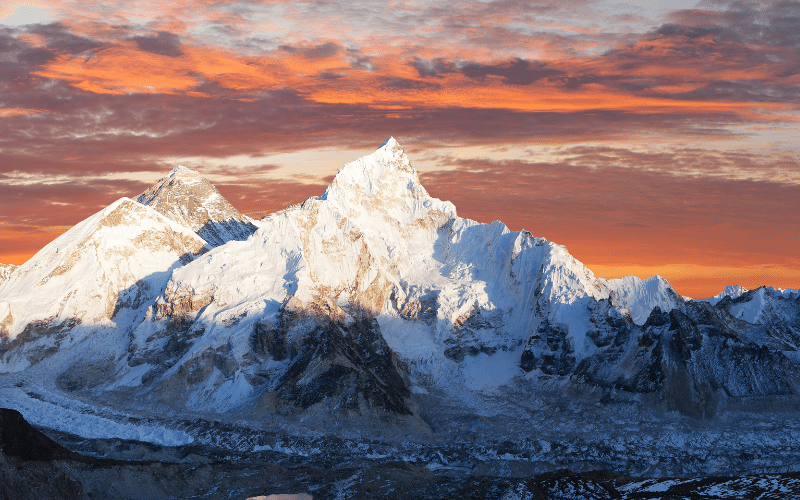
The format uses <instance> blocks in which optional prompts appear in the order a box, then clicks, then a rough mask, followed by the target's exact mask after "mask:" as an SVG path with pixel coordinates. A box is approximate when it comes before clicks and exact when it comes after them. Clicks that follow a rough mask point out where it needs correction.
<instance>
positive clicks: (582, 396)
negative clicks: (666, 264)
mask: <svg viewBox="0 0 800 500" xmlns="http://www.w3.org/2000/svg"><path fill="white" fill-rule="evenodd" d="M799 350H800V291H798V290H780V289H772V288H768V287H761V288H758V289H755V290H746V289H744V288H742V287H735V286H733V287H727V288H726V289H725V290H724V291H723V292H722V293H720V294H719V295H717V296H716V297H712V298H709V299H704V300H692V299H690V298H687V297H683V296H681V295H680V294H679V293H677V292H676V291H675V290H674V289H673V287H672V286H671V285H670V284H669V283H668V282H667V281H666V280H665V279H664V278H662V277H660V276H653V277H651V278H647V279H640V278H638V277H634V276H629V277H625V278H620V279H611V280H607V279H603V278H599V277H597V276H595V275H594V273H593V272H592V271H591V270H590V269H588V268H587V267H586V266H584V265H583V264H582V263H580V262H578V261H577V260H576V259H575V258H573V257H572V256H571V255H570V254H569V252H568V251H567V249H566V248H564V247H563V246H561V245H558V244H556V243H553V242H549V241H547V240H545V239H543V238H539V237H535V236H533V235H532V234H531V233H529V232H528V231H519V232H512V231H509V229H508V228H507V227H506V226H505V225H504V224H502V223H501V222H493V223H491V224H481V223H478V222H475V221H473V220H469V219H464V218H461V217H459V216H458V215H457V213H456V207H454V206H453V204H452V203H450V202H447V201H442V200H438V199H436V198H432V197H431V196H429V195H428V193H427V192H426V190H425V188H424V187H423V186H422V185H421V184H420V182H419V178H418V175H417V172H416V171H415V170H414V168H413V167H412V166H411V163H410V160H409V158H408V157H407V156H406V154H405V153H404V151H403V149H402V148H401V147H400V145H399V144H398V143H397V142H396V141H395V140H394V139H392V138H390V139H389V140H387V141H386V142H385V143H384V144H382V145H381V146H380V147H379V148H378V149H377V150H376V151H375V152H374V153H372V154H370V155H368V156H365V157H364V158H361V159H359V160H356V161H354V162H352V163H349V164H347V165H345V166H344V167H342V168H341V169H340V170H339V172H338V173H337V175H336V176H335V178H334V180H333V181H332V183H331V184H330V185H329V186H328V188H327V189H326V190H325V191H324V193H322V194H321V195H320V196H319V197H311V198H309V199H307V200H305V201H304V202H303V203H300V204H297V205H293V206H290V207H288V208H286V209H284V210H282V211H279V212H276V213H273V214H270V215H267V216H265V217H263V218H262V219H261V220H254V219H250V218H248V217H246V216H244V215H243V214H241V213H239V212H238V211H237V210H236V209H235V208H234V207H233V206H232V205H231V204H230V203H228V202H227V201H226V200H225V199H224V198H223V197H222V196H221V195H220V194H219V192H218V191H217V190H216V189H215V188H214V187H213V186H212V185H211V184H210V183H209V182H208V181H207V180H205V179H203V178H202V177H201V176H200V175H199V174H198V173H196V172H194V171H192V170H189V169H187V168H184V167H176V168H175V169H174V170H173V171H172V172H170V173H169V174H168V175H167V176H166V177H165V178H163V179H162V180H160V181H159V182H158V183H157V184H156V185H154V186H153V187H151V188H150V189H148V190H147V191H145V192H144V193H142V194H141V195H140V196H138V197H136V198H132V199H128V198H122V199H120V200H118V201H116V202H114V203H112V204H111V205H110V206H108V207H107V208H105V209H104V210H102V211H100V212H98V213H97V214H95V215H93V216H91V217H89V218H88V219H86V220H84V221H83V222H81V223H79V224H78V225H76V226H75V227H73V228H72V229H70V230H69V231H67V232H66V233H64V234H63V235H61V236H60V237H58V238H56V239H55V240H54V241H53V242H51V243H50V244H48V245H47V246H46V247H44V248H43V249H42V250H41V251H39V252H38V253H37V254H36V255H35V256H33V257H32V258H31V259H30V260H29V261H28V262H26V263H24V264H22V265H20V266H18V267H13V266H0V374H2V375H0V385H2V386H3V391H2V396H0V404H1V405H5V406H8V407H14V408H17V409H20V410H21V411H23V410H28V411H29V414H28V415H26V418H28V419H29V420H32V421H33V422H34V423H36V424H37V425H39V426H41V427H44V428H49V429H54V430H56V431H59V432H66V433H69V434H72V435H77V436H84V437H101V438H102V437H105V438H111V437H121V438H125V439H134V440H140V441H148V442H153V443H161V444H164V445H185V444H187V443H190V442H194V441H198V440H202V439H211V438H208V435H209V434H208V429H209V428H212V427H213V428H215V429H218V426H216V425H217V424H219V423H221V422H222V423H226V422H227V423H228V424H234V423H235V424H236V425H240V426H243V428H246V429H260V430H270V431H275V430H280V431H281V432H287V433H289V434H292V435H297V436H309V435H311V434H313V433H320V432H321V433H334V434H337V435H340V436H344V437H348V438H353V439H362V438H363V439H382V440H386V441H388V442H391V443H406V444H407V443H408V442H420V443H422V442H424V443H429V442H446V443H450V445H452V446H456V447H458V446H463V445H464V444H465V443H473V442H475V441H476V440H477V441H481V442H490V441H491V442H493V443H501V442H505V441H508V440H509V439H511V440H514V439H515V438H518V437H519V436H520V435H523V436H525V439H532V440H533V441H535V442H537V443H539V442H542V443H544V442H547V443H555V442H561V441H563V440H564V439H568V440H573V441H570V442H574V439H578V438H575V436H579V439H580V440H589V441H591V439H595V438H596V436H598V435H599V436H601V437H600V438H597V439H600V441H602V442H603V443H605V444H604V446H611V448H612V450H611V451H609V452H608V456H605V458H602V460H601V459H600V458H598V456H597V452H596V451H594V452H586V450H584V452H585V453H583V454H582V453H581V452H574V453H573V452H572V451H570V452H569V453H566V451H564V450H561V451H562V453H561V455H560V456H562V457H563V456H567V455H569V454H570V453H571V454H572V455H569V456H570V457H571V458H569V459H565V460H567V463H573V462H580V461H589V462H591V461H594V462H593V463H599V462H598V460H599V461H600V462H603V463H613V464H617V462H616V461H617V460H621V459H620V458H619V457H621V456H623V455H626V454H629V453H633V452H631V451H630V449H628V448H625V447H626V446H633V447H634V448H635V447H637V446H638V447H643V446H646V445H645V444H643V443H645V442H646V441H647V439H645V441H641V440H640V438H642V435H640V434H641V428H640V426H641V425H644V424H643V422H651V424H649V425H650V427H651V431H648V432H647V433H645V434H647V435H649V436H651V437H652V436H661V435H663V434H664V433H668V434H669V432H672V431H675V425H678V427H679V428H680V429H683V430H681V431H680V432H683V431H686V429H688V428H692V429H695V430H692V432H695V431H696V426H700V427H699V428H703V429H705V428H709V429H711V428H713V427H705V426H708V425H710V424H709V423H712V424H713V425H716V426H718V428H721V427H724V428H731V429H734V431H732V432H734V434H735V435H736V436H737V437H736V439H733V438H730V439H729V441H730V442H729V444H726V445H725V446H727V447H728V448H725V450H722V451H720V453H723V454H724V455H725V456H726V457H729V456H735V455H736V453H737V450H738V448H737V447H738V446H745V445H744V444H741V443H743V442H749V441H747V440H745V441H741V440H740V439H739V438H738V436H739V434H737V433H739V430H738V429H741V427H738V426H740V425H744V424H743V422H750V421H751V420H749V419H752V418H754V419H756V421H761V420H763V419H766V420H770V419H772V418H777V417H775V416H777V415H784V416H785V415H788V417H786V418H789V419H791V420H792V421H794V420H793V419H796V416H797V415H798V413H797V411H798V409H800V408H799V407H798V402H800V398H798V395H800V371H799V369H800V351H799ZM23 413H24V411H23ZM87 413H88V414H91V415H94V417H93V418H95V421H94V424H92V423H90V422H88V421H87V418H85V417H84V415H86V414H87ZM764 415H767V417H764ZM587 416H590V417H588V421H589V423H587ZM782 418H783V417H782ZM96 419H100V420H96ZM193 419H200V420H201V421H203V422H205V424H203V425H204V426H205V427H204V426H199V427H198V426H197V425H195V424H192V425H189V424H187V423H186V422H190V421H194V420H193ZM759 419H761V420H759ZM89 420H91V419H89ZM100 421H102V422H103V423H102V425H99V427H98V424H97V422H100ZM143 422H144V423H143ZM215 422H216V423H217V424H214V423H215ZM676 422H678V423H679V424H676ZM629 424H630V425H632V426H635V427H636V429H639V430H636V431H635V433H637V435H636V436H633V437H631V436H624V437H621V436H620V434H619V428H620V427H617V426H619V425H621V426H623V427H624V426H625V425H629ZM226 425H227V424H226ZM104 426H105V427H104ZM719 426H721V427H719ZM201 427H202V428H203V429H206V430H204V431H202V432H201V431H198V430H197V429H199V428H201ZM101 428H102V429H106V430H105V431H101V430H98V429H101ZM629 428H632V427H629ZM565 429H566V430H565ZM653 429H654V430H653ZM680 429H679V430H680ZM750 430H752V429H750ZM104 432H105V433H104ZM220 432H221V431H220ZM226 432H227V431H226ZM687 432H688V431H687ZM120 433H121V435H120ZM204 433H205V434H204ZM309 433H311V434H309ZM520 433H522V434H520ZM566 433H571V434H569V436H570V437H568V438H566V437H564V436H565V435H566ZM648 433H649V434H648ZM223 434H225V433H224V432H222V433H221V434H217V436H218V437H216V438H214V439H213V440H212V441H214V440H216V441H214V442H215V443H217V444H218V445H219V446H223V445H221V444H219V443H221V442H222V441H221V440H223V439H222V438H220V437H219V436H221V435H223ZM225 435H228V436H229V434H225ZM202 436H206V437H205V438H202ZM729 437H730V436H729ZM751 438H752V436H751ZM751 438H747V439H751ZM630 439H633V440H634V441H635V442H636V443H638V444H636V445H635V446H634V445H632V444H631V442H630ZM642 439H644V438H642ZM682 439H683V438H682ZM719 439H722V438H719ZM725 439H728V438H725ZM725 439H722V441H724V442H726V443H728V441H725ZM752 439H756V438H752ZM560 440H561V441H560ZM720 442H721V441H720ZM609 443H617V445H618V446H621V447H622V448H620V449H617V450H616V451H614V450H613V445H611V444H609ZM620 443H623V444H620ZM737 443H739V444H737ZM251 444H252V443H251ZM651 445H652V443H651ZM398 446H400V445H398ZM403 446H405V445H403ZM537 446H538V445H537ZM652 446H654V447H655V448H658V447H659V446H662V447H663V446H668V444H664V443H661V444H655V445H652ZM669 446H671V445H669ZM704 446H706V444H704V443H703V441H702V439H701V440H699V441H698V442H694V443H693V444H686V445H685V446H684V447H683V448H684V449H685V450H687V451H686V453H689V454H691V453H695V452H696V453H701V452H702V451H703V448H704ZM251 448H252V446H251ZM589 448H591V446H589ZM537 449H538V452H537V453H541V454H544V455H546V456H551V457H552V456H554V455H555V454H557V453H559V452H558V451H557V450H555V449H553V446H551V445H544V444H542V445H541V446H540V447H539V448H537ZM637 449H638V448H637ZM691 450H695V451H691ZM565 453H566V455H565ZM587 453H588V454H587ZM593 453H594V455H593ZM637 453H638V452H637ZM707 453H708V452H707V450H706V454H707ZM787 453H788V452H787ZM512 454H513V453H512ZM544 455H543V456H544ZM756 455H757V454H756ZM789 455H791V454H787V455H786V457H784V458H776V459H775V460H776V461H777V462H780V463H786V464H789V465H791V464H795V461H794V460H795V459H794V458H792V457H790V456H789ZM659 456H660V458H658V459H656V460H655V462H653V464H649V465H648V464H647V463H645V462H646V461H647V459H645V458H641V457H640V458H641V460H643V461H644V462H642V463H641V464H639V465H635V466H634V465H628V466H626V467H628V469H627V470H628V471H634V472H638V473H644V472H647V471H649V473H650V474H666V473H672V474H676V473H677V474H685V473H689V472H691V471H694V472H697V471H702V472H704V473H713V472H719V471H720V470H722V471H736V470H745V469H746V470H750V469H752V468H753V467H755V465H754V463H756V462H758V460H759V459H758V456H754V457H755V458H750V459H739V460H738V461H734V462H731V461H730V459H726V460H728V462H724V463H723V462H720V461H719V460H717V462H713V460H711V459H710V458H708V457H707V456H706V455H703V456H704V457H705V458H703V460H702V464H700V463H698V462H696V461H695V462H691V461H689V462H687V463H678V464H675V463H672V464H666V462H665V461H668V456H669V453H668V452H666V451H664V452H663V453H662V454H661V455H659ZM692 456H694V455H692ZM698 456H699V455H698ZM614 457H617V458H614ZM754 461H755V462H754ZM662 462H664V463H662ZM709 463H714V464H716V465H708V464H709ZM654 464H656V465H654ZM615 466H618V465H615Z"/></svg>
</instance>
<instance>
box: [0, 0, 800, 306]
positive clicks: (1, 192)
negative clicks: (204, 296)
mask: <svg viewBox="0 0 800 500" xmlns="http://www.w3.org/2000/svg"><path fill="white" fill-rule="evenodd" d="M642 5H649V4H647V3H642V2H640V1H634V0H631V1H630V2H629V3H628V4H625V3H619V4H614V5H613V6H609V5H608V4H606V3H603V2H592V1H580V0H578V1H574V2H550V1H544V0H541V1H533V2H514V1H508V0H498V1H492V2H457V3H455V4H454V3H450V4H448V5H447V6H442V5H441V4H440V3H437V2H426V1H407V2H386V3H380V4H379V3H375V2H358V1H357V2H327V3H319V2H280V1H275V2H227V1H221V2H220V1H213V2H212V1H202V0H200V1H191V0H185V1H181V2H170V3H168V4H151V3H139V2H134V3H132V4H131V5H127V4H123V5H119V4H118V3H117V2H113V3H112V2H93V3H91V4H85V3H79V2H69V1H64V2H38V3H37V2H17V3H7V4H4V5H3V9H4V10H2V11H0V208H1V209H2V210H0V262H4V263H16V264H19V263H21V262H23V261H25V260H26V259H27V258H28V257H29V256H30V255H32V254H33V253H34V252H35V251H36V250H38V249H39V248H40V247H41V246H42V245H43V244H44V243H46V242H47V241H48V240H50V239H52V238H53V237H55V236H56V235H57V234H59V233H60V232H62V231H63V230H64V228H65V227H70V226H71V225H73V224H75V223H77V222H78V221H80V220H82V219H83V218H85V217H87V216H88V215H90V214H91V213H93V212H95V211H97V210H99V209H100V208H102V207H103V206H105V205H106V204H108V203H110V202H111V201H113V200H114V199H116V198H118V197H120V196H134V195H136V194H138V193H139V192H140V191H142V190H143V189H145V188H146V187H147V186H148V185H149V184H151V183H152V182H154V181H155V180H156V179H158V178H159V177H160V176H161V175H163V174H164V173H166V172H167V171H169V170H170V169H171V168H172V166H174V164H176V163H182V164H185V165H187V166H190V167H193V168H197V169H198V170H200V171H201V172H204V173H205V174H207V175H209V176H210V177H211V178H212V179H213V181H214V182H215V184H217V186H218V187H219V189H220V191H221V192H222V193H223V194H224V195H225V196H226V197H228V198H229V199H230V201H231V202H232V203H233V204H234V205H236V206H238V207H239V208H240V209H241V210H243V211H244V212H245V213H247V214H248V215H250V216H253V217H260V216H262V215H264V214H265V213H267V212H270V211H274V210H278V209H280V208H283V207H284V206H286V205H288V204H291V203H295V202H298V201H302V199H304V198H305V197H307V196H310V195H314V194H320V193H321V192H322V190H324V187H325V185H326V183H327V182H329V181H330V176H331V175H332V174H334V173H335V171H336V169H337V168H338V167H339V166H340V165H341V164H342V163H344V162H345V161H348V160H351V159H354V158H356V157H357V156H359V155H361V154H364V153H367V152H369V151H370V150H371V149H373V148H374V147H376V146H377V145H378V144H380V143H381V142H382V141H383V140H384V139H385V138H386V137H387V136H389V135H393V136H395V137H397V138H398V140H399V141H400V142H401V144H403V145H404V146H405V147H406V148H407V150H408V152H409V154H410V156H411V158H412V161H414V164H415V166H416V167H417V169H418V170H420V172H421V173H422V179H423V182H424V183H425V185H426V187H427V188H428V190H429V191H430V192H431V194H433V195H435V196H438V197H441V198H446V199H450V200H452V201H453V202H454V203H455V204H456V206H457V207H458V209H459V211H460V213H461V215H463V216H467V217H472V218H475V219H478V220H481V221H485V222H486V221H490V220H493V219H499V220H502V221H504V222H506V223H507V224H508V225H509V226H510V227H511V228H512V229H514V230H517V229H522V228H525V229H528V230H530V231H532V232H533V233H534V234H536V235H538V236H544V237H546V238H548V239H550V240H552V241H555V242H558V243H562V244H564V245H566V246H567V248H568V249H569V250H570V251H571V252H572V253H573V254H574V255H575V256H576V257H577V258H578V259H580V260H582V261H583V262H585V263H586V264H587V265H588V266H589V267H590V268H593V269H595V270H596V271H597V273H598V274H599V275H602V276H608V277H611V276H619V275H622V274H625V273H631V272H633V273H635V274H640V275H645V274H647V275H649V274H653V273H658V274H661V275H663V276H664V277H666V278H667V279H669V280H670V281H671V282H673V284H674V285H675V286H676V287H677V288H678V290H679V291H680V292H681V293H684V294H686V295H691V296H696V297H700V296H710V295H714V294H716V293H718V291H719V290H721V289H722V287H723V286H724V285H728V284H741V285H744V286H747V287H755V286H758V285H761V284H768V285H773V286H781V287H795V288H796V287H800V278H798V271H797V270H798V269H800V262H799V261H798V257H797V248H798V246H799V245H798V244H800V237H799V236H798V235H800V218H798V216H797V213H800V168H799V167H798V157H800V155H799V154H798V152H800V125H799V124H798V120H799V119H800V112H799V111H800V105H799V104H798V103H800V70H799V69H798V68H800V35H799V33H800V3H798V2H762V3H753V4H742V3H740V2H723V1H713V2H711V1H708V2H700V3H694V2H689V1H681V2H677V3H674V4H672V5H674V6H675V7H674V9H675V10H672V11H669V10H666V9H648V8H643V7H642ZM325 158H330V160H324V159H325ZM320 159H323V160H320ZM333 159H335V161H333ZM724 270H728V271H729V272H727V273H726V272H723V271H724Z"/></svg>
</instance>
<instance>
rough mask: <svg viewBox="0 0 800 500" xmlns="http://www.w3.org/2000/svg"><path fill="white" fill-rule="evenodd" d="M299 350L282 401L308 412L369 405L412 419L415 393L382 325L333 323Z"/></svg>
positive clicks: (282, 386)
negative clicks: (332, 404)
mask: <svg viewBox="0 0 800 500" xmlns="http://www.w3.org/2000/svg"><path fill="white" fill-rule="evenodd" d="M266 338H270V337H269V336H267V337H266ZM271 338H272V339H273V341H272V342H274V336H273V337H271ZM269 345H273V344H271V343H270V344H269ZM296 349H297V351H296V352H293V353H292V356H291V361H290V363H289V367H288V369H287V370H286V372H285V373H284V374H283V375H282V376H281V378H280V380H279V382H278V387H277V395H278V398H279V399H281V400H284V401H288V402H292V403H293V404H295V405H297V406H299V407H302V408H308V407H309V406H311V405H313V404H315V403H318V402H320V401H322V400H324V399H326V398H336V400H338V405H339V406H341V407H342V408H347V409H353V410H355V409H358V408H359V407H360V406H361V404H362V402H363V403H366V404H367V405H369V406H371V407H375V408H380V409H382V410H386V411H389V412H392V413H397V414H401V415H410V414H412V411H411V408H410V406H409V403H408V398H409V397H410V395H411V392H410V391H409V389H408V387H407V386H406V383H405V381H404V380H403V377H402V375H401V374H400V372H399V369H398V366H397V360H396V359H395V356H394V353H393V352H392V350H391V349H390V348H389V346H388V345H387V344H386V341H385V340H384V339H383V336H382V335H381V333H380V327H379V325H378V322H377V321H376V320H374V319H369V318H366V317H365V318H361V319H359V320H356V321H354V322H353V323H352V324H349V325H346V324H342V323H339V322H335V321H332V320H327V321H325V322H323V323H322V324H320V325H318V326H317V327H316V328H315V329H314V330H313V332H311V333H309V334H307V335H306V336H305V337H304V339H303V343H302V344H301V345H300V346H297V347H296Z"/></svg>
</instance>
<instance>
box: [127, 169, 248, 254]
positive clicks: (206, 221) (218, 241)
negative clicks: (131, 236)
mask: <svg viewBox="0 0 800 500" xmlns="http://www.w3.org/2000/svg"><path fill="white" fill-rule="evenodd" d="M136 201H138V202H139V203H142V204H143V205H147V206H149V207H152V208H153V209H155V211H156V212H158V213H160V214H162V215H164V216H165V217H167V218H168V219H172V220H173V221H175V222H178V223H179V224H183V225H184V226H186V227H188V228H190V229H191V230H192V231H195V232H197V234H199V235H200V236H201V237H202V238H203V239H204V240H206V241H207V242H208V243H209V244H210V245H212V246H220V245H223V244H225V243H226V242H228V241H231V240H246V239H247V238H248V237H249V236H250V235H251V234H253V232H254V231H255V230H256V225H255V224H254V221H253V220H252V219H250V218H249V217H246V216H244V215H242V214H241V213H240V212H239V211H238V210H236V209H235V208H234V207H233V205H231V204H230V203H229V202H228V200H226V199H225V198H223V197H222V195H221V194H219V191H217V188H215V187H214V186H213V185H212V184H211V183H210V182H208V180H206V179H204V178H203V177H201V176H200V174H199V173H197V172H195V171H194V170H190V169H188V168H186V167H182V166H177V167H175V168H174V169H172V171H171V172H170V173H169V174H168V175H167V176H166V177H164V178H163V179H161V180H159V181H158V182H157V183H156V184H155V185H154V186H152V187H151V188H149V189H148V190H147V191H145V192H144V193H142V194H140V195H139V196H138V197H137V198H136Z"/></svg>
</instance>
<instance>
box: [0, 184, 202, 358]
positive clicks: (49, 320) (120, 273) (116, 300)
mask: <svg viewBox="0 0 800 500" xmlns="http://www.w3.org/2000/svg"><path fill="white" fill-rule="evenodd" d="M205 246H206V242H205V241H204V240H203V239H202V238H200V237H199V236H197V235H196V234H195V233H194V232H192V231H190V230H189V229H187V228H185V227H183V226H181V225H179V224H177V223H175V222H173V221H171V220H169V219H167V218H165V217H164V216H162V215H161V214H159V213H158V212H156V211H155V210H153V209H151V208H149V207H146V206H143V205H141V204H139V203H136V202H134V201H133V200H130V199H128V198H122V199H120V200H117V201H116V202H114V203H113V204H111V205H110V206H108V207H107V208H105V209H104V210H102V211H100V212H98V213H96V214H95V215H93V216H91V217H89V218H88V219H86V220H84V221H83V222H81V223H80V224H78V225H76V226H75V227H73V228H72V229H70V230H69V231H67V232H66V233H64V234H62V235H61V236H59V237H58V238H56V239H55V240H54V241H52V242H51V243H50V244H48V245H47V246H45V247H44V248H43V249H42V250H40V251H39V252H38V253H36V255H34V256H33V257H31V259H30V260H28V261H27V262H26V263H25V264H23V265H21V266H19V267H18V268H16V269H15V270H14V272H13V273H12V274H11V276H10V277H9V279H7V280H6V281H4V282H3V283H1V284H0V316H2V318H0V325H1V326H0V339H2V340H0V342H2V343H1V344H0V350H2V351H6V350H8V349H13V348H14V347H15V346H19V347H20V348H21V349H20V350H22V351H26V345H27V344H29V343H31V342H34V341H36V340H37V339H39V340H41V341H42V342H43V343H40V345H39V349H38V350H35V351H36V352H34V353H33V354H30V353H29V354H30V357H29V358H28V361H29V362H30V363H36V362H38V361H40V360H42V359H44V358H46V357H48V355H47V354H46V353H49V354H52V353H54V352H55V351H57V350H58V349H59V348H60V347H61V344H62V341H64V342H67V343H69V342H68V341H70V340H74V338H75V335H74V334H73V332H72V331H73V330H75V332H77V331H78V330H80V329H81V328H79V327H87V326H103V325H105V326H108V327H117V326H119V327H120V328H124V326H122V325H117V323H116V320H115V316H116V315H117V313H118V312H119V311H120V309H122V308H126V307H132V306H138V305H141V304H144V303H147V302H150V301H152V300H153V299H154V298H155V295H157V294H159V293H161V290H163V288H164V283H165V282H166V281H167V279H168V278H169V274H170V272H171V270H172V269H174V268H175V267H178V266H180V265H182V264H184V263H185V262H188V261H190V260H191V259H193V258H194V257H195V256H196V255H198V254H199V253H202V252H203V251H205ZM126 319H127V318H126ZM44 345H46V347H44ZM18 351H19V350H18ZM18 354H19V353H18ZM16 357H18V356H17V354H15V353H14V351H12V353H7V354H6V356H5V357H4V359H3V362H4V363H8V362H9V361H10V359H11V358H16Z"/></svg>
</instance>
